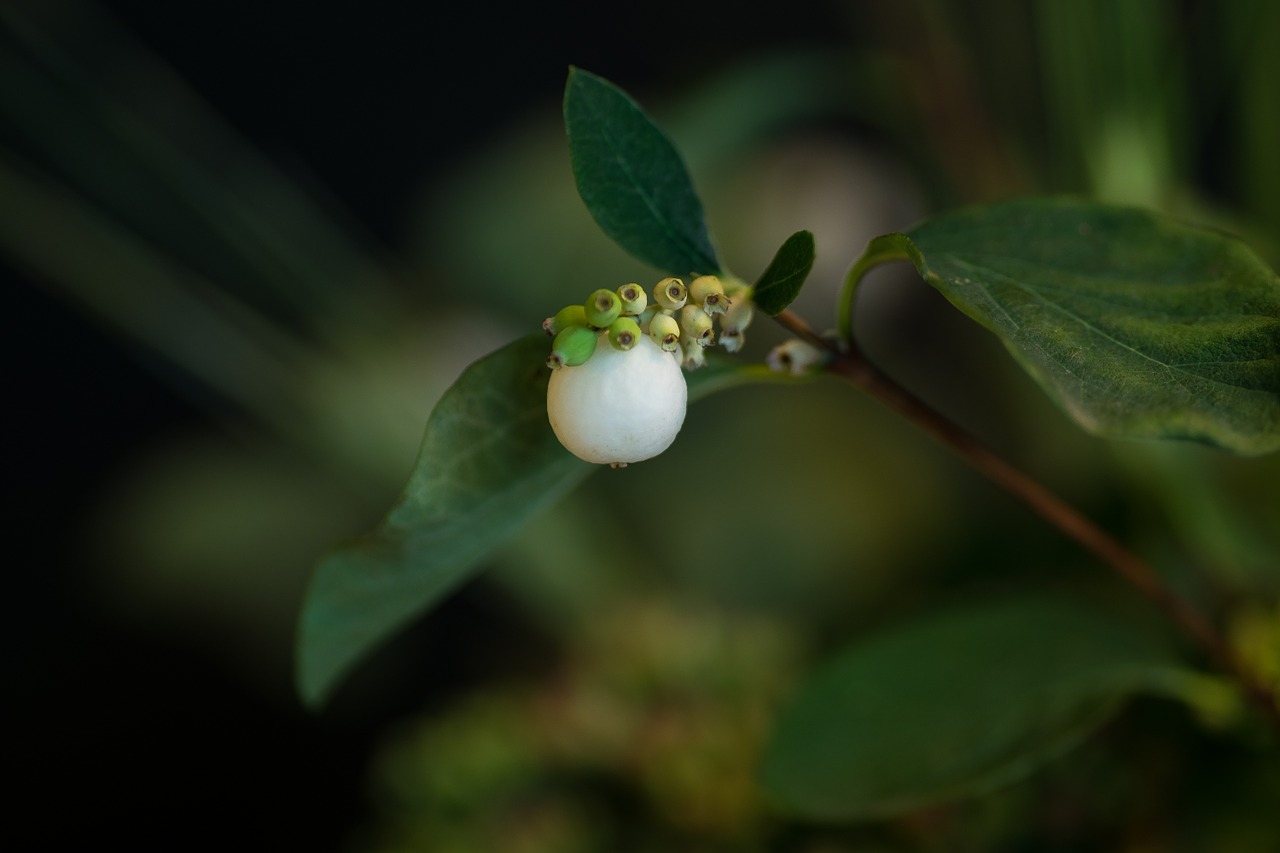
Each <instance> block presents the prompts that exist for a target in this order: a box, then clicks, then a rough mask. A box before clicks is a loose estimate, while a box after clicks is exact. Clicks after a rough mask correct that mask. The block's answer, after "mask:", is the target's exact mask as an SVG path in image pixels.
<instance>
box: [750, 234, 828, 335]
mask: <svg viewBox="0 0 1280 853" xmlns="http://www.w3.org/2000/svg"><path fill="white" fill-rule="evenodd" d="M813 258H814V248H813V234H811V233H810V232H808V231H797V232H796V233H794V234H792V235H791V236H790V237H788V238H787V240H786V242H785V243H783V244H782V246H780V247H779V248H778V251H777V254H775V255H774V256H773V260H772V261H770V262H769V266H768V267H767V268H766V269H765V271H764V273H763V274H761V276H760V280H759V281H757V282H756V286H755V290H754V291H753V293H752V297H751V298H752V300H753V301H754V302H755V303H756V307H757V308H759V309H760V310H761V311H763V312H764V313H766V314H768V315H769V316H770V317H774V316H777V315H778V314H781V313H782V311H783V310H784V309H785V308H786V307H787V306H788V305H790V304H791V303H792V302H793V301H794V300H795V298H796V297H797V296H799V295H800V288H801V287H803V286H804V281H805V279H807V278H808V277H809V271H810V270H812V269H813Z"/></svg>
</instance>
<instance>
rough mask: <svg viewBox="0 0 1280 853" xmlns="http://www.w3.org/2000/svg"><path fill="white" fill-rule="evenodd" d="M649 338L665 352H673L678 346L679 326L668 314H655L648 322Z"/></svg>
mask: <svg viewBox="0 0 1280 853" xmlns="http://www.w3.org/2000/svg"><path fill="white" fill-rule="evenodd" d="M649 337H651V338H653V342H654V343H655V344H657V345H658V346H660V347H662V348H663V349H664V350H666V351H667V352H675V351H676V350H677V349H678V348H679V346H680V324H679V323H677V322H676V318H675V317H672V316H671V315H670V314H656V315H654V317H653V318H652V319H651V320H650V321H649Z"/></svg>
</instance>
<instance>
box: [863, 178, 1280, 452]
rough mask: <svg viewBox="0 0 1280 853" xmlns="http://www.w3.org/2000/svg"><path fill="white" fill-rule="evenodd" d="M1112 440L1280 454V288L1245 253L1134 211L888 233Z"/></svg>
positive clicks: (1014, 214)
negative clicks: (1172, 441)
mask: <svg viewBox="0 0 1280 853" xmlns="http://www.w3.org/2000/svg"><path fill="white" fill-rule="evenodd" d="M894 258H897V259H903V260H910V261H911V262H912V263H913V264H914V265H915V267H916V269H917V270H918V271H919V273H920V275H922V276H923V277H924V279H925V280H926V281H928V282H929V283H930V284H931V285H933V286H934V287H936V288H937V289H938V290H940V291H941V292H942V293H943V295H944V296H946V297H947V299H948V300H950V301H951V303H952V304H953V305H955V306H956V307H957V308H959V309H960V310H961V311H963V312H964V313H966V314H968V315H969V316H970V317H972V318H973V319H975V320H977V321H978V322H979V323H981V324H982V325H984V326H986V327H987V328H988V329H990V330H991V331H993V332H995V334H996V335H998V336H999V337H1000V339H1001V340H1002V341H1003V342H1004V344H1005V346H1006V347H1008V349H1009V351H1010V352H1011V353H1012V354H1013V356H1014V357H1015V358H1016V359H1017V360H1018V362H1019V363H1020V364H1021V365H1022V366H1023V367H1024V368H1025V369H1026V370H1027V371H1028V372H1029V373H1030V374H1031V375H1032V376H1033V377H1034V378H1035V379H1036V380H1037V381H1038V382H1039V383H1040V385H1041V386H1042V387H1044V388H1045V390H1046V391H1048V392H1049V394H1050V395H1052V396H1053V397H1054V398H1055V399H1056V400H1057V401H1058V402H1059V403H1060V404H1061V405H1062V407H1063V408H1064V409H1065V410H1066V411H1067V412H1068V413H1069V414H1070V415H1071V416H1072V417H1073V418H1074V419H1075V420H1076V421H1078V422H1079V423H1080V424H1081V425H1083V426H1084V427H1085V428H1086V429H1088V430H1090V431H1091V432H1094V433H1096V434H1099V435H1105V436H1111V437H1128V438H1182V439H1192V440H1196V441H1201V442H1204V443H1207V444H1212V445H1215V446H1218V447H1221V448H1224V449H1227V450H1232V451H1235V452H1237V453H1252V454H1256V453H1266V452H1270V451H1274V450H1277V449H1280V279H1278V278H1277V276H1276V274H1275V272H1274V271H1272V270H1271V269H1270V268H1269V267H1267V265H1266V264H1265V263H1263V262H1262V261H1261V260H1260V259H1259V258H1258V257H1257V256H1256V255H1255V254H1254V253H1253V252H1252V251H1251V250H1250V249H1249V248H1248V247H1246V246H1245V245H1244V244H1242V243H1240V242H1238V241H1236V240H1234V239H1231V238H1229V237H1226V236H1223V235H1221V234H1218V233H1215V232H1211V231H1207V230H1204V229H1201V228H1196V227H1194V226H1190V225H1186V224H1183V223H1180V222H1176V221H1173V220H1171V219H1168V218H1165V217H1162V216H1159V215H1156V214H1153V213H1150V212H1146V211H1142V210H1137V209H1132V208H1123V207H1113V206H1108V205H1101V204H1094V203H1089V202H1082V201H1075V200H1068V199H1024V200H1019V201H1012V202H1006V203H1003V204H997V205H992V206H988V207H977V208H970V209H967V210H962V211H959V212H957V213H953V214H948V215H944V216H940V217H938V218H936V219H933V220H931V221H929V222H927V223H925V224H924V225H921V226H920V227H918V228H916V229H914V230H912V231H911V232H909V233H907V234H891V235H886V236H885V237H881V238H877V240H875V241H873V242H872V244H871V245H870V246H869V247H868V249H867V254H866V255H865V256H864V258H863V260H862V261H860V262H859V263H858V264H857V265H856V266H855V269H854V272H853V273H851V279H852V280H853V281H854V282H856V280H857V278H858V277H859V276H860V275H861V274H862V273H864V272H865V271H866V269H869V268H870V267H871V266H873V265H874V264H875V263H879V262H881V261H884V260H889V259H894Z"/></svg>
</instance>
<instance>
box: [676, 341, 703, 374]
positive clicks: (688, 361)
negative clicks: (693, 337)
mask: <svg viewBox="0 0 1280 853" xmlns="http://www.w3.org/2000/svg"><path fill="white" fill-rule="evenodd" d="M680 348H681V350H682V351H683V353H684V359H683V361H682V362H681V364H682V366H683V367H684V369H685V370H697V369H698V368H699V367H702V366H703V365H705V364H706V363H707V353H706V351H705V349H704V348H703V346H702V345H701V344H699V343H698V342H697V341H690V340H685V341H681V342H680Z"/></svg>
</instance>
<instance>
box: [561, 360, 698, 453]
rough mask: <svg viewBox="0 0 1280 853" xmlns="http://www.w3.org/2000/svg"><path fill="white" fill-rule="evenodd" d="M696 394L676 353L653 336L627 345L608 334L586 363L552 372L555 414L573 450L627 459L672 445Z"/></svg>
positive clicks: (565, 440)
mask: <svg viewBox="0 0 1280 853" xmlns="http://www.w3.org/2000/svg"><path fill="white" fill-rule="evenodd" d="M688 400H689V390H688V386H686V385H685V381H684V372H683V371H681V369H680V362H679V361H678V360H677V359H676V357H675V354H673V353H669V352H664V351H663V350H662V348H661V347H659V346H658V345H657V344H656V343H654V342H653V339H652V338H650V337H649V336H648V335H641V336H640V337H639V340H638V341H637V342H636V345H635V346H634V347H632V348H631V349H629V350H627V351H625V352H620V351H618V350H616V349H614V348H613V347H612V346H610V344H609V341H608V339H607V337H606V336H604V335H601V336H600V341H599V342H598V343H597V344H596V351H595V353H594V354H593V355H592V356H591V358H589V359H588V360H587V361H586V363H585V364H580V365H576V366H573V367H562V368H561V369H559V370H557V371H555V372H554V373H552V374H551V382H550V385H548V387H547V417H548V419H549V420H550V421H551V429H552V430H553V431H554V432H555V434H556V438H558V439H560V443H561V444H563V445H564V446H565V447H566V448H567V449H568V450H569V452H571V453H572V454H573V455H575V456H577V457H579V458H580V459H584V460H586V461H587V462H595V463H599V464H606V465H614V466H622V465H626V464H627V463H629V462H639V461H641V460H642V459H649V458H651V457H654V456H657V455H658V454H659V453H661V452H662V451H664V450H666V449H667V448H668V447H670V446H671V442H673V441H675V438H676V434H677V433H678V432H680V427H681V425H683V424H684V413H685V408H686V406H687V405H688Z"/></svg>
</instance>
